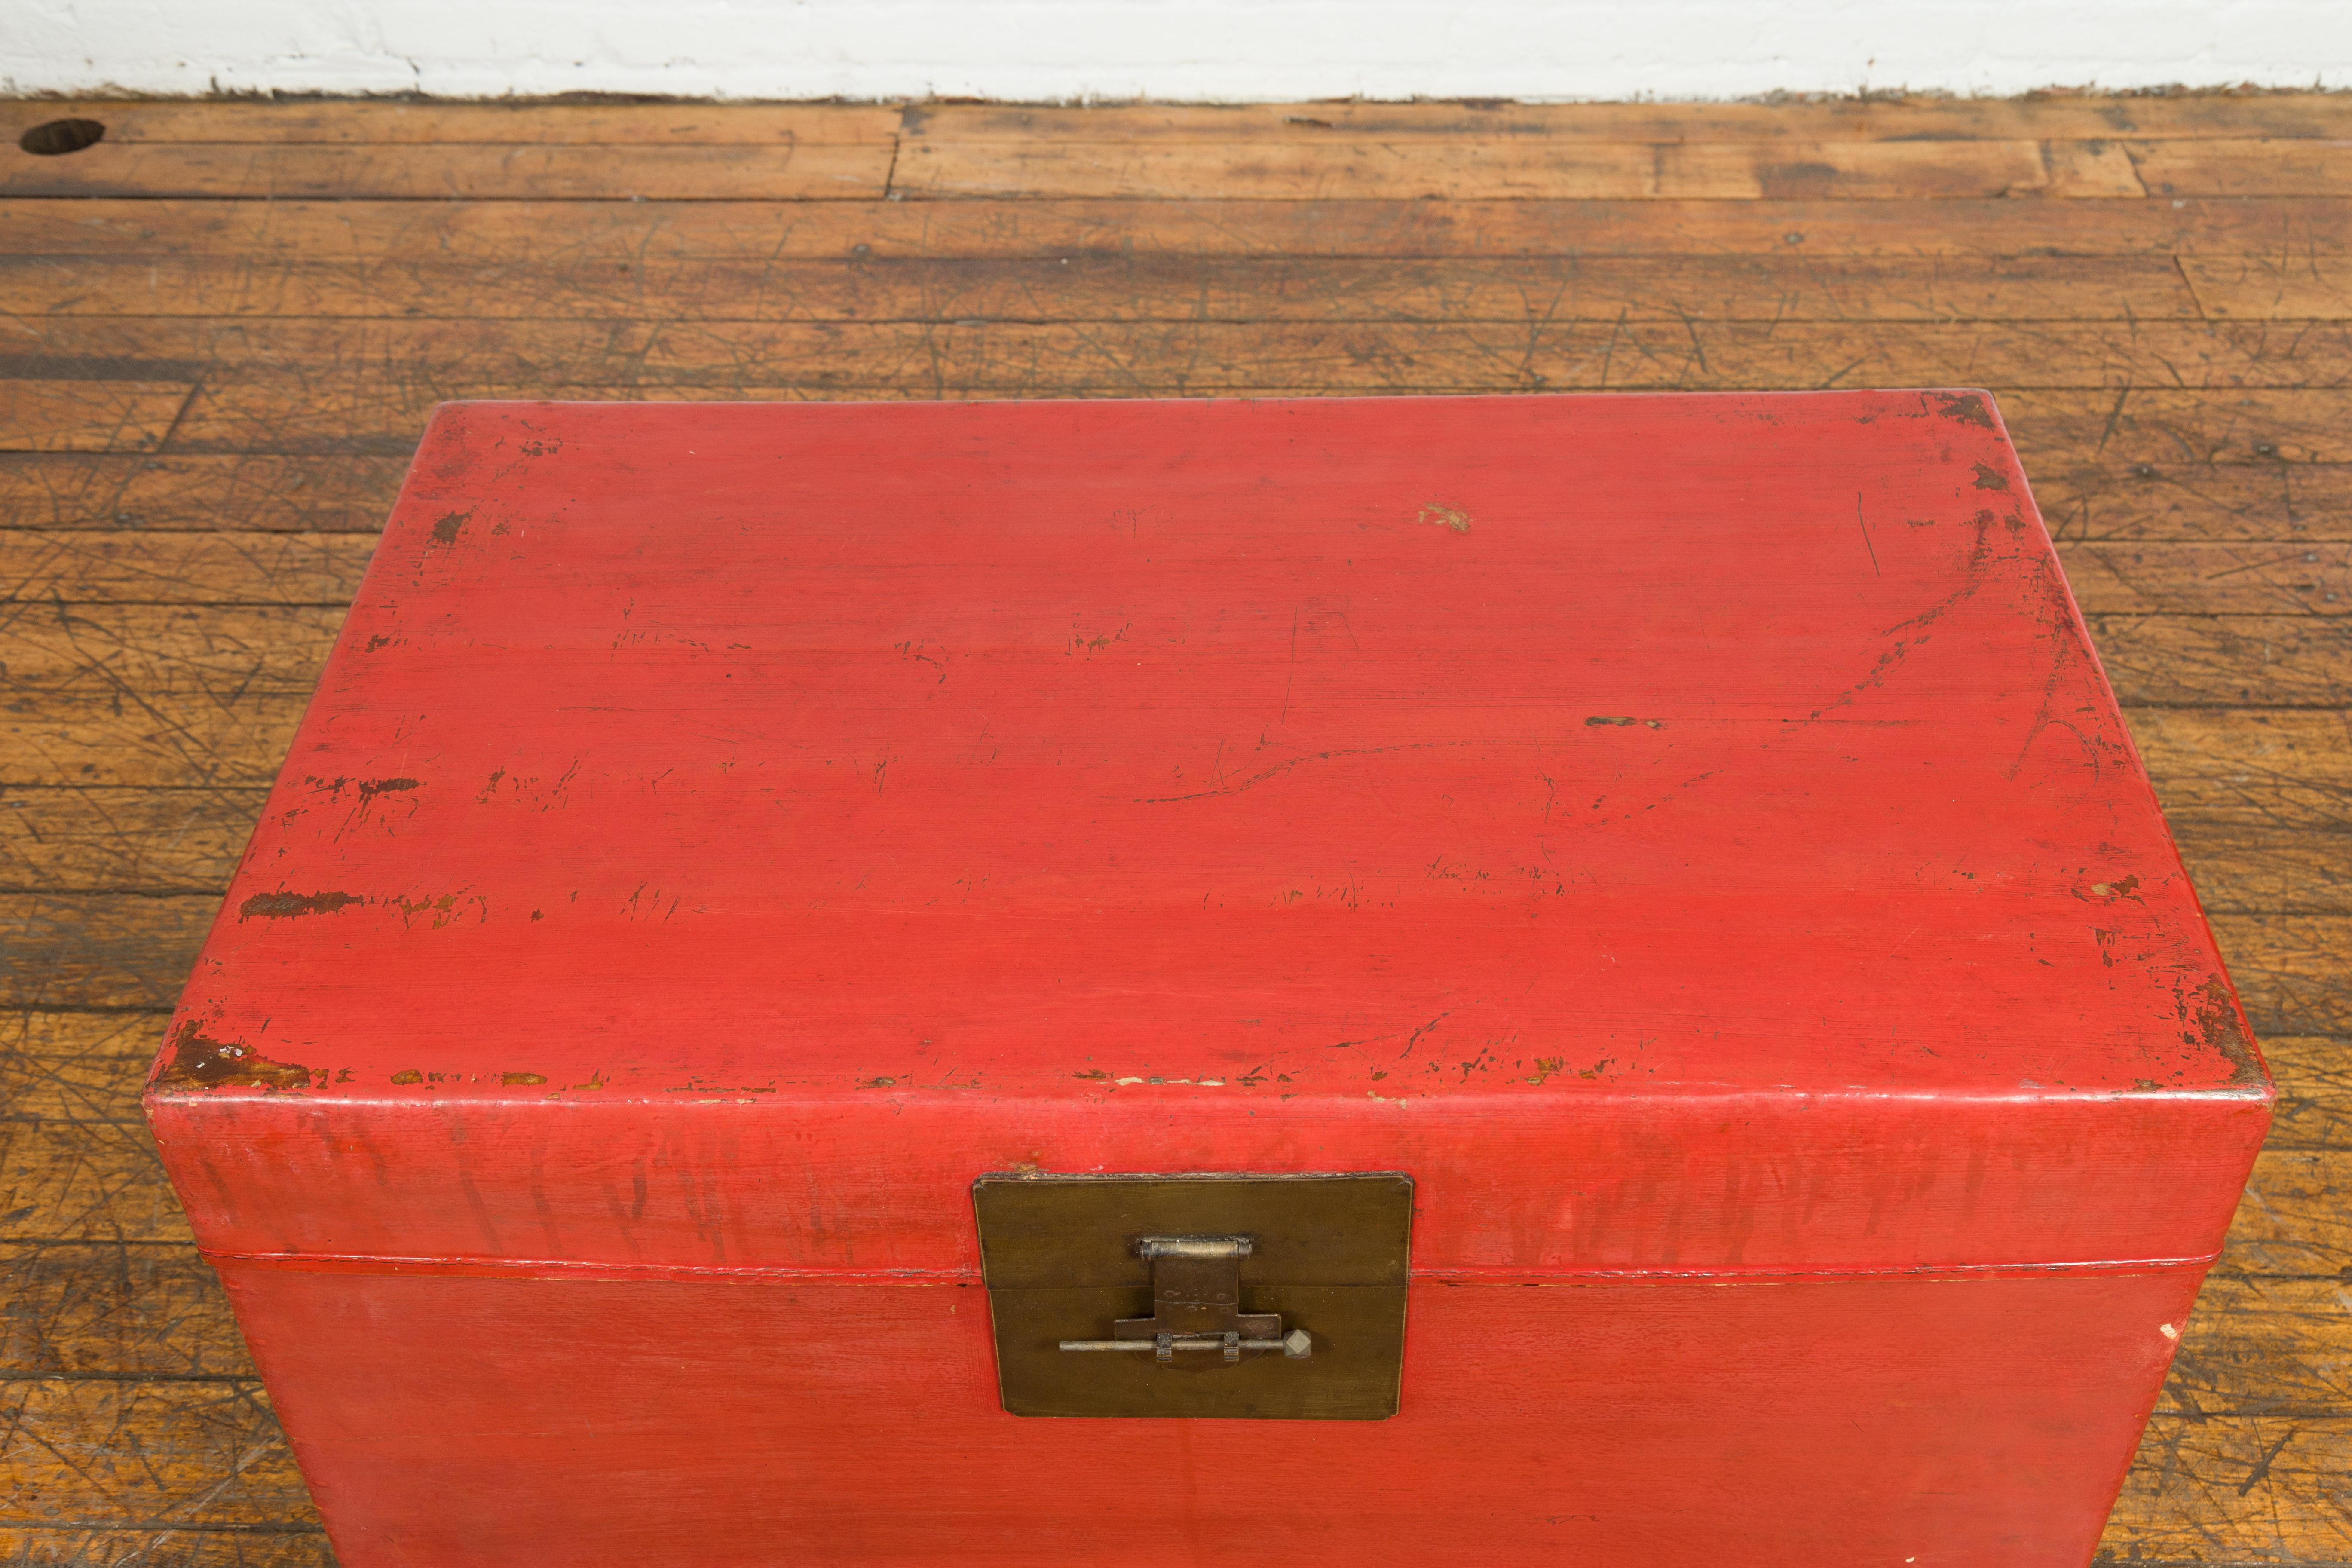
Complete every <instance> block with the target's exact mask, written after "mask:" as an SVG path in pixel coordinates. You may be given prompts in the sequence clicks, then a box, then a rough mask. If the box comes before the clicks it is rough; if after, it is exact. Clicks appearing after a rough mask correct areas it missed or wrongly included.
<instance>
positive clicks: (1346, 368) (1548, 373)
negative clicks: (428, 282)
mask: <svg viewBox="0 0 2352 1568" xmlns="http://www.w3.org/2000/svg"><path fill="white" fill-rule="evenodd" d="M15 325H16V340H15V341H16V342H17V344H18V345H19V347H20V349H21V352H22V353H23V355H24V356H26V361H27V362H30V363H45V364H77V363H92V362H96V363H108V364H112V365H121V366H126V367H128V366H141V365H152V364H157V363H169V364H177V365H189V366H196V367H201V374H203V376H204V383H205V384H204V385H203V386H202V387H200V388H199V390H198V392H197V394H196V395H195V397H194V399H193V400H192V404H191V406H190V408H189V410H188V412H187V414H186V415H185V416H184V417H183V421H182V426H181V428H180V431H179V432H178V433H177V434H176V435H175V437H174V447H175V448H184V447H185V446H186V445H187V444H188V443H189V442H191V441H193V440H195V439H198V438H200V437H199V436H198V434H197V430H196V427H197V426H200V425H201V423H202V422H203V421H205V419H206V418H207V417H217V416H216V415H214V416H207V413H206V410H207V408H208V407H216V406H217V405H220V404H221V403H222V401H223V400H224V399H226V400H227V401H228V402H230V403H233V404H235V405H237V406H240V407H246V408H249V409H251V410H252V412H253V413H254V414H255V415H256V416H258V415H260V414H263V413H266V412H270V411H275V412H277V413H278V414H279V415H280V416H282V417H287V418H293V417H296V416H300V415H302V414H304V413H305V412H306V411H307V412H310V413H311V414H313V416H315V417H316V418H317V419H318V421H319V423H318V427H319V428H321V429H326V428H335V427H338V424H337V423H331V422H330V421H329V420H328V419H327V417H326V416H327V415H328V414H329V413H330V412H331V411H327V410H321V409H319V407H318V405H321V404H325V403H330V402H336V403H345V402H358V403H360V404H361V405H362V407H361V408H359V409H356V410H354V411H353V412H352V414H350V415H346V416H342V417H341V420H340V422H339V424H340V427H341V428H346V429H351V430H353V431H355V432H366V433H371V434H372V433H374V432H375V431H377V430H378V429H379V428H380V427H381V426H382V423H383V422H382V420H381V419H380V418H373V417H367V416H369V415H370V414H371V411H372V410H373V409H374V408H375V407H377V406H378V405H379V404H380V400H383V399H391V398H399V399H401V400H402V401H401V403H400V407H401V409H402V412H403V414H404V416H405V414H406V413H407V410H408V408H409V407H411V406H413V399H414V398H415V396H416V395H419V394H421V393H427V392H442V391H445V390H446V389H447V388H450V387H457V386H461V385H466V386H475V385H495V386H499V387H502V388H526V389H535V390H536V391H537V392H538V394H539V395H557V394H558V392H559V389H562V392H563V393H564V394H565V395H568V394H569V389H571V388H573V387H593V386H603V387H608V388H610V387H636V388H644V389H648V390H650V389H654V388H659V387H664V386H668V385H688V384H699V385H706V386H713V387H719V388H724V389H726V390H729V391H731V392H735V393H737V394H739V395H740V394H742V393H744V392H747V391H751V390H756V389H759V388H763V387H766V388H793V387H799V388H802V389H804V390H805V391H808V392H818V391H826V390H830V389H843V390H858V389H864V390H866V391H867V392H869V393H873V394H879V395H900V396H904V395H919V396H930V395H952V394H955V393H957V392H959V391H960V390H961V389H965V388H970V389H973V390H983V389H984V390H997V391H1012V392H1024V391H1027V392H1043V391H1046V390H1055V391H1063V392H1078V393H1084V392H1088V391H1093V392H1097V393H1102V394H1115V395H1123V396H1131V395H1140V394H1143V393H1147V392H1157V393H1163V394H1181V393H1185V392H1188V391H1189V392H1192V393H1195V394H1202V393H1210V392H1217V391H1231V390H1234V389H1235V388H1257V387H1265V386H1286V387H1295V388H1299V389H1302V390H1307V391H1323V392H1365V391H1381V390H1403V391H1411V390H1417V389H1419V390H1437V389H1444V388H1447V387H1463V388H1468V387H1474V386H1475V387H1478V388H1481V389H1486V390H1501V391H1508V390H1515V389H1516V390H1523V391H1531V390H1541V389H1546V388H1549V389H1552V390H1563V389H1569V388H1586V389H1600V388H1606V387H1612V386H1614V387H1624V388H1640V389H1646V390H1663V389H1672V388H1676V387H1684V388H1690V389H1706V388H1717V387H1787V388H1803V387H1820V386H1826V385H1853V386H1864V385H1872V384H1881V385H1894V386H1902V385H1910V386H1922V385H1925V386H1937V385H1944V386H1949V385H1975V386H1990V387H1992V388H1995V389H1999V390H2002V391H2004V392H2009V393H2011V394H2012V395H2015V394H2018V393H2019V392H2020V391H2021V390H2026V391H2030V390H2058V391H2068V392H2073V393H2075V394H2078V396H2076V397H2074V398H2072V399H2067V400H2060V401H2059V403H2058V404H2056V405H2054V406H2061V407H2063V408H2065V409H2067V410H2069V411H2074V412H2077V413H2078V414H2079V416H2080V417H2081V418H2083V419H2084V420H2086V421H2088V422H2089V423H2088V424H2087V425H2086V426H2085V430H2086V433H2087V435H2088V437H2090V439H2091V440H2092V441H2093V442H2096V440H2097V439H2098V437H2099V436H2100V435H2101V433H2102V432H2104V431H2105V429H2106V427H2107V426H2108V423H2109V421H2110V420H2111V419H2112V420H2114V421H2115V422H2116V427H2117V428H2123V427H2125V426H2124V423H2123V422H2124V421H2126V420H2127V419H2141V418H2144V417H2146V416H2143V415H2142V414H2141V412H2140V409H2141V405H2143V403H2145V405H2146V406H2147V408H2148V409H2150V410H2158V411H2161V410H2165V409H2172V408H2179V407H2186V406H2191V405H2193V403H2184V402H2183V401H2182V400H2183V399H2191V400H2193V399H2194V397H2195V396H2196V395H2198V394H2200V393H2207V392H2217V391H2225V390H2237V389H2244V390H2245V391H2246V393H2247V394H2248V395H2252V394H2255V393H2262V392H2269V393H2279V394H2284V393H2291V392H2306V393H2308V392H2313V391H2315V390H2327V389H2340V388H2343V387H2346V386H2352V325H2344V324H2332V323H2318V324H2315V325H2312V326H2309V327H2306V328H2301V329H2298V330H2297V331H2294V332H2292V333H2286V332H2281V331H2276V330H2274V329H2273V328H2271V327H2269V326H2267V325H2264V324H2259V323H2226V322H2224V323H2204V324H2199V323H2193V322H2149V323H2144V324H2141V325H2139V326H2137V327H2133V326H2129V325H2121V324H2115V323H2099V322H2068V321H2008V322H1972V323H1941V322H1886V323H1879V322H1860V321H1856V322H1792V323H1784V324H1780V325H1775V324H1773V323H1770V322H1761V321H1671V322H1665V321H1625V322H1622V323H1621V322H1616V321H1610V322H1599V321H1555V322H1551V323H1548V324H1538V323H1526V322H1517V323H1508V322H1475V321H1474V322H1411V321H1408V322H1399V323H1394V324H1390V323H1383V322H1348V323H1339V322H1329V323H1326V322H1268V323H1246V322H1219V321H1204V322H1191V321H1167V322H1062V321H1049V322H1034V321H985V322H982V323H981V324H979V325H965V324H961V323H953V324H943V323H938V322H870V323H869V322H709V323H701V322H693V321H551V320H550V321H541V320H525V321H511V320H509V321H483V320H463V321H460V320H424V321H406V320H383V319H362V320H331V319H311V318H305V319H286V320H279V319H251V320H240V319H226V320H224V319H219V318H209V317H207V318H162V317H136V318H131V317H87V318H86V317H45V318H42V319H40V320H37V321H21V322H18V323H16V324H15ZM2153 387H2162V388H2166V389H2168V390H2165V391H2161V392H2158V391H2143V390H2140V389H2143V388H2153ZM2100 391H2104V392H2105V394H2106V398H2105V403H2104V404H2102V403H2100V402H2099V401H2098V400H2097V399H2096V398H2095V397H2092V396H2089V395H2088V394H2092V393H2096V392H2100ZM2119 396H2120V397H2121V399H2122V406H2121V408H2120V409H2119V410H2118V409H2117V408H2116V400H2117V398H2118V397H2119ZM273 400H274V401H273ZM2168 400H2169V401H2168ZM385 406H389V405H385ZM2250 406H2252V405H2250ZM254 434H255V435H256V437H257V438H258V437H260V436H261V432H259V431H258V430H257V431H256V432H255V433H254ZM414 435H415V432H414V430H413V429H408V428H404V430H403V431H402V437H403V439H404V440H410V441H413V439H414ZM2334 445H2335V446H2336V447H2340V446H2341V445H2342V441H2341V439H2340V438H2337V439H2336V440H2335V442H2334ZM2113 446H2114V437H2112V436H2110V437H2108V440H2107V448H2112V447H2113ZM251 449H253V450H258V451H273V450H275V451H282V450H287V449H288V448H284V447H269V446H256V447H252V448H251ZM344 449H345V450H347V451H349V450H352V449H353V448H350V447H346V448H344ZM359 449H361V450H364V448H359ZM2284 450H2285V449H2284V448H2282V452H2284ZM2088 451H2089V452H2090V454H2091V455H2094V456H2100V457H2116V456H2121V454H2117V453H2115V452H2113V451H2112V450H2109V449H2105V448H2100V447H2096V446H2094V447H2090V448H2088ZM2168 455H2171V456H2175V457H2185V456H2186V455H2187V454H2186V453H2185V452H2182V453H2172V454H2168ZM2258 456H2260V454H2258V453H2253V452H2252V451H2249V452H2248V453H2247V454H2246V457H2245V460H2253V458H2255V457H2258ZM2312 456H2313V457H2314V458H2315V457H2316V453H2314V454H2312ZM2135 460H2137V459H2135Z"/></svg>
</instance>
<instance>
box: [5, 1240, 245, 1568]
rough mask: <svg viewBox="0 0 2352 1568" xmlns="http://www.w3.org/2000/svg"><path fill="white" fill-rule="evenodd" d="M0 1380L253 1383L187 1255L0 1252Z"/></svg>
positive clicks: (90, 1249)
mask: <svg viewBox="0 0 2352 1568" xmlns="http://www.w3.org/2000/svg"><path fill="white" fill-rule="evenodd" d="M0 1293H5V1300H6V1301H7V1303H8V1304H7V1306H6V1308H5V1310H0V1375H5V1377H7V1378H9V1379H12V1380H13V1379H16V1378H19V1377H23V1376H26V1375H28V1374H30V1375H43V1376H75V1375H80V1376H100V1377H111V1378H120V1379H123V1380H125V1381H129V1380H131V1379H134V1378H137V1377H142V1376H145V1377H159V1378H196V1377H245V1378H249V1377H251V1376H253V1375H254V1369H253V1361H252V1358H251V1357H250V1356H248V1355H247V1353H246V1349H245V1341H244V1339H243V1338H242V1337H241V1336H240V1335H239V1334H238V1333H237V1330H236V1319H235V1318H234V1317H233V1316H232V1315H231V1313H230V1311H229V1306H228V1298H227V1296H226V1293H224V1292H223V1291H222V1289H221V1287H220V1281H219V1279H217V1278H216V1277H215V1275H214V1273H213V1271H212V1268H210V1266H208V1265H207V1264H206V1263H205V1261H204V1259H203V1258H199V1257H198V1256H197V1255H196V1251H195V1248H194V1247H181V1246H117V1245H114V1244H111V1243H102V1244H99V1243H86V1242H57V1243H26V1242H7V1243H0ZM5 1561H7V1559H6V1558H5V1557H0V1562H5Z"/></svg>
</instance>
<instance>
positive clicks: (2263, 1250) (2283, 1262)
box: [2215, 1149, 2352, 1280]
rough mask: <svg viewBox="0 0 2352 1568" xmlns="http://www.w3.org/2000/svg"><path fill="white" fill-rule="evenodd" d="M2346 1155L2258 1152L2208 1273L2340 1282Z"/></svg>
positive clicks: (2350, 1178) (2349, 1172)
mask: <svg viewBox="0 0 2352 1568" xmlns="http://www.w3.org/2000/svg"><path fill="white" fill-rule="evenodd" d="M2347 1183H2352V1151H2347V1150H2343V1149H2264V1150H2263V1152H2262V1153H2261V1154H2259V1155H2258V1156H2256V1157H2255V1161H2254V1173H2253V1175H2252V1177H2251V1178H2250V1179H2249V1180H2248V1181H2247V1183H2246V1195H2245V1197H2244V1199H2243V1200H2242V1202H2240V1204H2239V1205H2238V1213H2237V1217H2236V1218H2235V1219H2234V1220H2233V1221H2232V1222H2231V1226H2230V1235H2229V1238H2228V1240H2227V1241H2226V1242H2224V1243H2223V1245H2222V1248H2221V1261H2220V1263H2218V1264H2216V1265H2215V1267H2216V1268H2218V1269H2220V1270H2221V1271H2223V1272H2225V1273H2231V1274H2249V1275H2253V1274H2260V1275H2284V1276H2290V1277H2294V1278H2305V1279H2338V1280H2340V1279H2342V1278H2343V1276H2342V1273H2341V1270H2342V1268H2343V1258H2344V1254H2345V1249H2346V1247H2352V1210H2347V1205H2345V1202H2344V1194H2345V1193H2346V1192H2347V1191H2352V1186H2347Z"/></svg>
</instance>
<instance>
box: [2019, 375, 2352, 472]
mask: <svg viewBox="0 0 2352 1568" xmlns="http://www.w3.org/2000/svg"><path fill="white" fill-rule="evenodd" d="M2000 405H2001V412H2002V415H2003V417H2004V418H2005V419H2006V420H2007V421H2008V423H2009V425H2010V426H2011V431H2012V433H2014V434H2015V435H2016V437H2017V438H2018V443H2019V455H2020V457H2021V458H2023V459H2024V461H2025V463H2026V464H2027V467H2026V473H2027V476H2028V477H2029V479H2030V478H2031V476H2032V473H2033V467H2032V465H2033V464H2034V462H2035V461H2036V460H2037V459H2039V458H2042V456H2043V455H2045V454H2048V455H2053V456H2056V455H2059V454H2073V453H2095V454H2096V455H2097V456H2099V457H2100V458H2105V459H2107V460H2109V461H2116V462H2123V463H2127V464H2129V463H2138V464H2146V465H2147V466H2148V467H2150V468H2158V467H2160V466H2169V467H2172V468H2188V469H2196V468H2208V469H2210V468H2214V467H2218V466H2221V465H2227V464H2240V463H2245V464H2254V465H2257V466H2263V467H2275V466H2284V467H2288V468H2293V467H2295V466H2297V465H2301V464H2306V463H2336V462H2341V461H2342V460H2343V455H2344V454H2347V453H2352V427H2347V424H2346V420H2345V416H2346V414H2347V412H2352V396H2347V394H2346V393H2345V392H2343V391H2341V390H2337V389H2335V388H2327V387H2297V388H2292V389H2285V388H2275V387H2234V388H2211V389H2204V390H2185V389H2179V388H2172V387H2153V388H2151V387H2144V386H2137V385H2135V386H2133V387H2130V388H2117V389H2115V390H2113V391H2100V392H2092V391H2088V390H2084V389H2071V390H2068V389H2056V390H2053V389H2045V388H2038V387H2030V386H2029V387H2025V388H2022V389H2021V390H2018V391H2014V392H2010V393H2007V394H2006V395H2003V396H2002V397H2001V398H2000ZM2060 461H2061V463H2063V457H2061V458H2060Z"/></svg>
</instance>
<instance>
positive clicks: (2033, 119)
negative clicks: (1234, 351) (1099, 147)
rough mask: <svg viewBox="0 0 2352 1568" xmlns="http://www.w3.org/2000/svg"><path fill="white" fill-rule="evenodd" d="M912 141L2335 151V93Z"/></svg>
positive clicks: (1722, 106)
mask: <svg viewBox="0 0 2352 1568" xmlns="http://www.w3.org/2000/svg"><path fill="white" fill-rule="evenodd" d="M905 128H906V131H907V133H908V134H909V135H927V136H933V137H937V138H939V139H940V140H959V141H975V142H1108V141H1118V142H1234V141H1240V140H1247V141H1251V142H1260V143H1263V144H1266V145H1280V144H1282V143H1284V142H1323V141H1346V140H1351V139H1356V138H1361V137H1366V136H1377V137H1380V138H1381V139H1382V140H1387V141H1409V140H1426V139H1441V140H1476V141H1520V140H1526V139H1529V138H1557V137H1576V138H1584V139H1589V140H1600V141H1615V142H1749V141H1758V142H1803V141H1865V140H1888V141H1917V140H1925V139H1928V138H1937V139H1941V140H1981V139H1985V138H1992V139H1996V140H1998V139H2025V140H2037V139H2046V138H2051V137H2059V138H2074V139H2090V140H2095V139H2099V138H2106V137H2139V138H2151V137H2197V136H2217V135H2218V136H2227V137H2232V138H2243V137H2248V136H2263V137H2322V138H2325V137H2339V136H2345V135H2347V134H2352V111H2347V109H2346V107H2345V104H2344V100H2342V98H2340V97H2338V96H2336V95H2334V94H2330V93H2281V94H2278V95H2275V96H2269V95H2265V96H2263V97H2260V98H2256V97H2247V96H2236V95H2221V94H2211V93H2184V94H2179V95H2177V96H2174V95H2162V96H2158V95H2147V96H2133V97H2110V96H2102V95H2097V94H2084V95H2080V96H2050V97H2035V98H2012V99H1954V98H1932V97H1903V96H1893V97H1885V98H1882V97H1879V96H1877V95H1875V94H1874V95H1872V96H1870V97H1868V98H1855V99H1836V100H1821V101H1817V102H1810V103H1770V104H1765V103H1547V104H1534V103H1460V102H1456V103H1361V102H1331V103H1254V104H1159V103H1138V104H1102V105H1087V106H1085V107H1069V108H1065V107H1041V106H1037V105H1028V104H999V103H912V104H909V105H908V106H907V108H906V110H905Z"/></svg>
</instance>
